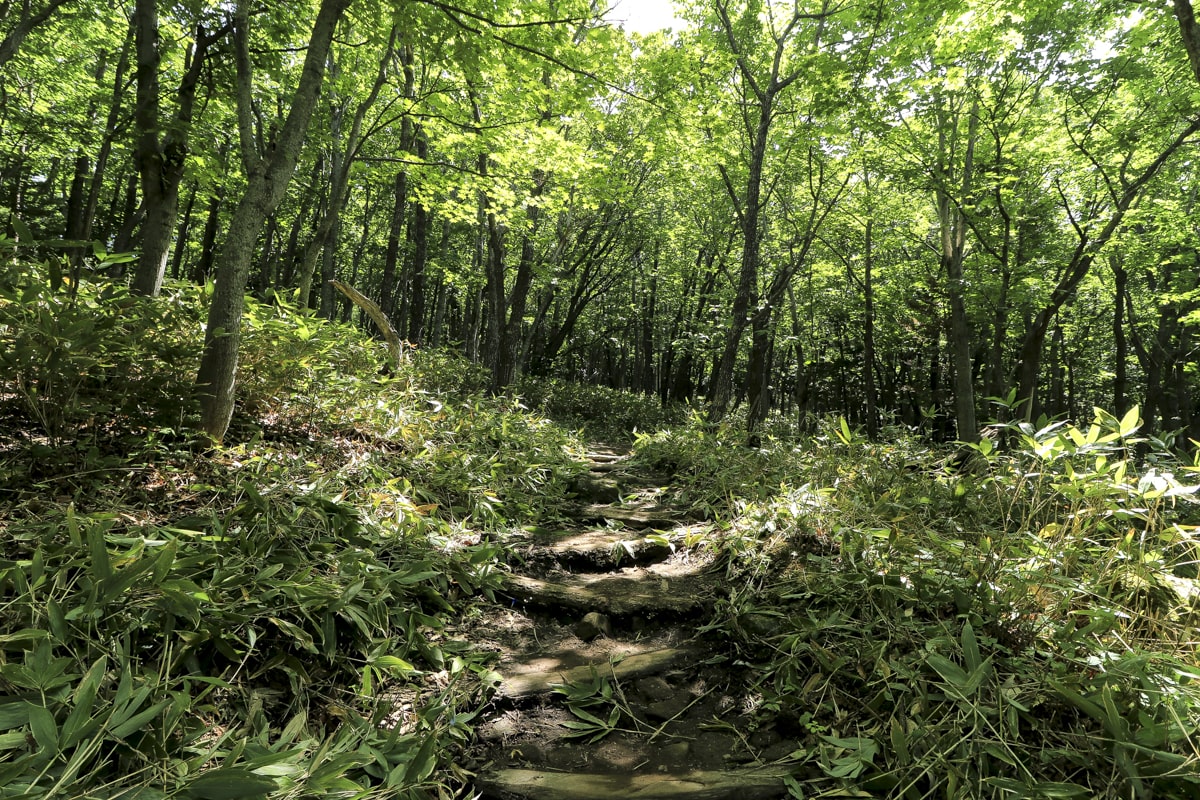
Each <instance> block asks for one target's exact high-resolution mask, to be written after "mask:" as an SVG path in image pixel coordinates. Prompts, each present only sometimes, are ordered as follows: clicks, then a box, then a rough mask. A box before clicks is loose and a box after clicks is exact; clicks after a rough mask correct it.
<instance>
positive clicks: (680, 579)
mask: <svg viewBox="0 0 1200 800" xmlns="http://www.w3.org/2000/svg"><path fill="white" fill-rule="evenodd" d="M656 566H657V565H656ZM689 578H690V579H689ZM504 587H505V590H506V591H507V592H509V593H510V594H512V595H513V596H514V597H519V598H521V599H524V600H527V601H529V602H531V603H534V604H537V605H542V606H556V607H559V608H571V609H576V610H579V611H589V610H597V609H598V610H601V611H602V612H604V613H608V614H615V615H617V616H627V615H630V614H642V613H646V614H657V613H667V614H683V613H687V612H689V611H692V610H694V609H698V608H703V607H705V606H707V605H709V604H711V602H712V600H713V599H714V597H713V592H712V589H711V587H707V586H706V585H705V583H704V582H703V581H702V580H701V579H699V578H695V577H693V576H689V575H687V574H686V573H685V574H682V575H673V574H669V573H668V574H663V572H660V571H657V570H655V569H654V568H653V567H651V568H649V569H644V570H643V569H639V570H627V571H624V572H623V573H621V574H616V575H612V574H599V575H568V576H566V577H562V578H557V579H555V580H542V579H540V578H531V577H528V576H525V575H510V576H508V577H507V578H506V579H505V581H504Z"/></svg>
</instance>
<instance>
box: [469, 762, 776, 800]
mask: <svg viewBox="0 0 1200 800" xmlns="http://www.w3.org/2000/svg"><path fill="white" fill-rule="evenodd" d="M788 774H789V773H788V770H787V769H784V768H780V767H762V768H755V769H740V770H711V771H696V772H684V773H679V774H672V773H657V774H646V775H637V774H620V775H617V774H595V773H583V774H581V773H569V772H542V771H539V770H532V769H506V770H499V771H496V772H491V773H484V774H482V775H480V776H479V779H478V780H477V781H476V786H477V788H479V789H482V790H483V792H484V793H485V796H495V797H501V798H522V800H611V799H612V798H634V800H759V799H760V798H764V799H765V798H773V797H782V796H783V795H785V794H786V792H787V790H786V787H785V786H784V783H783V781H784V778H785V777H786V776H787V775H788Z"/></svg>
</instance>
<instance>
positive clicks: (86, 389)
mask: <svg viewBox="0 0 1200 800" xmlns="http://www.w3.org/2000/svg"><path fill="white" fill-rule="evenodd" d="M0 256H5V258H4V259H3V261H2V262H0V376H3V377H0V391H2V392H4V393H10V392H11V393H12V394H13V395H15V396H16V397H17V398H19V399H20V401H21V404H22V407H23V409H24V411H25V413H26V414H28V415H29V417H30V418H31V419H32V420H33V421H34V422H35V423H36V425H37V427H38V428H40V429H41V432H42V433H43V434H45V435H46V436H49V437H50V438H51V439H52V440H55V441H57V440H59V439H61V438H64V437H69V436H70V435H71V434H73V433H75V432H76V431H78V430H79V429H81V428H83V427H87V426H89V425H90V426H93V427H94V426H95V424H96V418H97V417H98V416H99V417H105V416H109V415H112V414H114V413H116V412H121V413H123V414H125V415H126V416H127V418H129V419H132V420H136V421H137V426H138V427H145V428H151V427H155V426H160V425H170V424H178V423H179V422H180V421H181V417H182V416H183V415H184V414H185V413H186V409H187V402H186V400H185V398H187V396H188V395H189V394H190V389H189V388H188V382H189V381H190V379H191V377H192V376H191V374H190V373H191V367H192V364H193V363H194V358H195V355H196V354H197V352H198V346H197V341H196V335H195V331H196V330H197V327H198V320H199V307H198V305H197V304H196V303H195V302H194V300H189V299H187V298H185V297H183V296H181V295H179V294H174V295H168V296H166V297H165V298H163V300H161V301H159V302H148V301H146V300H145V299H142V298H137V297H134V296H132V295H130V294H129V291H128V289H127V288H126V287H125V286H123V285H121V284H118V283H112V282H110V281H108V280H106V279H104V278H103V277H102V275H103V273H104V272H105V271H106V270H108V269H110V268H111V267H112V266H114V265H117V264H120V263H123V262H124V261H127V260H128V257H127V256H110V255H107V254H105V253H104V252H103V251H101V250H97V252H96V254H95V259H94V260H93V261H91V262H89V264H88V266H87V268H86V269H85V270H84V271H83V275H82V277H81V279H80V281H79V282H78V283H75V281H74V279H72V278H71V277H69V276H68V275H66V274H65V267H64V265H63V263H62V262H61V260H60V259H59V258H58V256H57V255H55V254H53V253H52V254H50V255H49V256H47V257H46V258H45V259H44V260H42V261H34V260H33V259H32V258H31V256H30V255H29V254H28V252H27V250H26V249H25V248H22V249H15V248H13V247H11V246H10V245H9V243H8V242H7V241H6V240H3V239H0Z"/></svg>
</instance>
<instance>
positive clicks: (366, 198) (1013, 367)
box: [0, 0, 1200, 441]
mask: <svg viewBox="0 0 1200 800" xmlns="http://www.w3.org/2000/svg"><path fill="white" fill-rule="evenodd" d="M678 6H679V7H678V13H679V15H680V16H681V17H682V18H683V19H685V20H686V24H685V25H682V26H680V30H678V31H669V30H668V31H663V32H659V33H655V34H653V35H648V36H641V35H628V36H627V35H625V34H624V32H623V31H622V30H620V29H614V28H613V27H611V26H610V25H609V24H608V23H606V22H605V21H604V12H605V11H606V8H605V7H604V5H603V4H602V3H599V2H595V1H594V0H536V1H535V2H528V1H523V2H516V0H501V2H491V1H489V2H486V3H482V2H479V3H477V2H473V0H458V1H457V2H437V1H435V0H395V1H394V2H391V3H385V2H377V0H320V2H291V0H289V1H288V2H279V3H257V2H253V0H238V2H235V3H225V4H212V3H206V2H198V1H197V0H186V1H185V2H173V3H162V2H156V0H131V1H130V2H126V3H113V2H107V0H105V1H102V2H92V1H91V0H79V2H72V3H63V2H61V0H31V1H30V2H24V3H6V4H4V6H3V8H2V10H0V13H2V14H3V16H2V17H0V33H2V34H3V41H2V43H0V87H2V89H3V91H2V93H0V206H2V207H3V214H4V215H5V218H6V220H7V225H8V232H9V235H10V238H11V239H12V240H17V241H23V242H24V243H25V244H31V243H33V244H37V245H41V246H44V247H47V248H50V251H51V252H52V253H55V254H58V256H61V257H62V258H63V259H64V260H65V262H66V263H67V266H68V268H69V269H70V271H71V273H70V274H72V275H73V276H74V277H75V278H78V277H79V276H80V275H81V274H83V273H82V271H86V270H96V269H97V266H96V264H95V261H94V253H95V252H103V253H125V252H130V253H135V254H136V259H134V260H131V261H127V262H123V263H115V262H114V260H113V259H111V258H110V259H109V260H108V261H107V262H105V266H104V267H103V274H104V276H105V279H106V280H111V281H128V282H130V284H131V285H132V287H133V289H134V290H135V291H136V292H138V293H141V294H146V295H155V294H157V293H158V292H159V291H160V289H161V287H162V285H163V281H164V280H173V281H191V282H195V283H204V282H209V283H210V284H212V286H213V289H212V294H211V301H210V308H209V312H208V319H207V321H206V326H205V330H206V334H205V348H204V354H203V358H202V361H201V364H200V365H199V366H198V372H197V379H196V380H197V385H198V395H199V397H200V399H201V403H202V406H203V420H204V427H205V428H206V429H207V430H208V432H209V433H210V434H212V435H214V436H216V437H218V438H219V437H221V436H222V435H223V434H224V432H225V429H226V427H227V426H228V424H229V419H230V414H231V413H232V410H233V403H234V400H233V398H234V386H235V376H236V367H237V355H238V346H239V336H240V328H241V319H242V310H243V303H244V301H243V297H244V293H245V292H251V293H253V294H255V295H257V296H259V297H260V298H275V299H276V300H277V301H278V302H281V303H287V304H292V305H294V306H297V307H300V308H312V309H314V311H315V313H317V314H319V315H320V316H322V317H325V318H328V319H335V318H340V319H344V320H360V319H361V324H363V325H364V326H373V324H374V323H372V322H371V321H370V319H369V317H368V315H367V314H366V313H365V312H364V311H363V310H361V309H360V308H359V307H357V306H356V305H354V304H353V303H352V302H351V301H350V300H349V299H348V298H347V297H346V296H344V295H343V294H341V293H339V292H338V290H337V289H336V288H335V283H334V281H340V282H342V283H344V284H346V285H348V286H350V287H353V288H356V289H358V290H359V291H361V292H362V293H363V294H364V295H365V296H366V297H367V298H369V299H370V300H371V301H373V302H374V303H375V304H377V305H378V307H379V309H380V310H381V311H382V313H383V315H385V316H386V318H387V319H388V320H390V323H391V325H392V326H393V327H394V329H395V331H396V332H397V333H398V334H399V336H400V337H401V338H403V339H404V340H406V341H407V342H408V343H410V344H411V345H412V346H415V347H420V348H452V349H454V350H457V351H459V352H461V353H462V354H463V355H465V356H466V357H467V358H469V359H471V360H472V361H476V362H479V363H481V364H483V365H485V366H486V367H487V369H488V370H489V372H490V375H491V382H492V390H493V391H495V392H505V391H508V390H509V389H510V387H513V386H514V385H515V384H516V383H517V382H518V381H519V380H520V379H521V377H522V376H524V375H529V376H550V377H558V378H564V379H567V380H572V381H587V382H595V383H601V384H606V385H609V386H613V387H622V388H631V389H634V390H636V391H640V392H645V393H646V394H648V395H653V396H657V397H658V398H660V399H661V401H662V402H663V403H674V402H687V403H693V404H700V403H705V404H706V407H707V409H708V410H707V414H708V415H709V417H710V418H711V419H714V420H717V419H721V418H722V417H724V416H725V415H726V414H727V413H729V412H730V410H732V409H735V408H741V409H744V412H745V417H746V420H747V423H748V426H749V428H750V429H751V433H754V431H755V429H756V428H758V427H759V426H761V425H762V423H763V422H764V421H765V420H767V419H768V417H769V415H770V414H771V413H773V412H775V413H783V414H786V415H789V416H791V417H793V418H794V419H797V420H799V421H800V422H801V423H804V422H805V421H807V420H813V419H816V418H818V417H819V416H820V415H823V414H827V413H837V414H841V415H844V416H845V417H846V418H847V419H848V420H849V421H850V422H851V423H853V424H856V425H860V426H862V427H863V428H864V429H865V430H866V431H867V432H868V433H869V434H870V435H872V436H874V435H876V434H877V432H878V431H879V428H880V425H881V424H884V423H887V422H896V423H903V424H905V425H908V426H913V427H919V428H922V429H924V430H927V431H929V432H932V433H935V434H937V435H939V436H943V437H948V438H955V437H957V438H960V439H962V440H965V441H972V440H975V439H976V438H977V437H978V430H979V427H980V425H981V424H982V422H985V421H987V420H988V419H993V418H997V417H1005V416H1007V417H1011V416H1014V415H1015V416H1024V417H1027V418H1031V419H1036V418H1038V417H1040V416H1041V415H1042V414H1046V415H1050V416H1054V415H1066V416H1070V417H1075V416H1078V415H1080V414H1085V415H1086V413H1087V412H1088V410H1089V409H1090V408H1091V407H1092V406H1102V407H1107V408H1112V409H1114V410H1115V411H1117V412H1121V411H1122V410H1123V409H1125V408H1127V407H1129V406H1131V405H1132V404H1134V403H1140V404H1141V408H1142V410H1143V413H1144V416H1145V418H1146V421H1147V424H1148V425H1149V426H1150V428H1151V429H1154V430H1162V431H1178V430H1183V431H1185V432H1186V433H1187V434H1188V435H1189V436H1200V428H1198V427H1197V426H1200V420H1197V419H1195V418H1194V416H1195V415H1194V408H1195V404H1196V398H1197V389H1198V387H1197V385H1196V384H1197V381H1196V379H1195V376H1194V375H1193V374H1192V373H1193V371H1194V370H1193V368H1192V362H1193V359H1192V357H1191V356H1192V352H1193V348H1194V344H1195V343H1194V335H1195V321H1196V318H1197V317H1196V315H1197V312H1198V311H1200V294H1198V293H1197V290H1198V287H1197V285H1196V274H1197V269H1196V266H1197V265H1196V258H1197V256H1196V254H1197V249H1196V247H1197V241H1196V225H1195V218H1196V216H1195V209H1194V205H1195V203H1196V191H1197V186H1198V182H1197V176H1196V169H1195V164H1196V161H1195V158H1194V153H1195V138H1196V135H1197V131H1198V130H1200V107H1198V103H1200V79H1198V78H1197V74H1198V73H1200V61H1196V59H1197V58H1198V57H1200V56H1198V54H1200V35H1198V34H1197V25H1196V21H1195V19H1194V17H1193V15H1192V9H1191V5H1190V3H1189V2H1187V0H1177V2H1175V3H1174V7H1173V8H1171V7H1168V6H1167V5H1166V4H1165V3H1158V4H1147V3H1135V2H1119V1H1117V2H1100V3H1096V2H1088V3H1084V2H1068V3H1059V2H1040V1H1037V0H1032V1H1029V2H1020V3H1017V2H1012V3H992V2H987V3H984V2H973V1H971V0H917V1H916V2H904V3H893V2H882V0H862V1H861V2H853V1H842V0H819V1H817V0H814V1H813V2H790V3H784V2H773V1H770V0H768V1H766V2H764V1H762V0H749V1H748V2H735V1H734V0H709V1H708V2H684V3H680V4H678ZM1189 57H1190V58H1191V61H1189ZM56 257H57V256H56ZM89 274H90V273H89Z"/></svg>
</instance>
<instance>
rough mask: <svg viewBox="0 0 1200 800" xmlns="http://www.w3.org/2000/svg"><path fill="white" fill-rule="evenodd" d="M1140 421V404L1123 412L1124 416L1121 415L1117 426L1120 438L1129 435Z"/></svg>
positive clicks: (1138, 425)
mask: <svg viewBox="0 0 1200 800" xmlns="http://www.w3.org/2000/svg"><path fill="white" fill-rule="evenodd" d="M1141 423H1142V410H1141V407H1140V406H1136V405H1135V406H1134V407H1133V408H1131V409H1129V410H1128V411H1127V412H1125V416H1123V417H1121V422H1120V424H1119V425H1118V426H1117V428H1118V430H1119V431H1120V433H1121V438H1125V437H1126V436H1131V435H1132V434H1133V433H1134V432H1135V431H1137V429H1138V428H1139V427H1140V426H1141Z"/></svg>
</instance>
